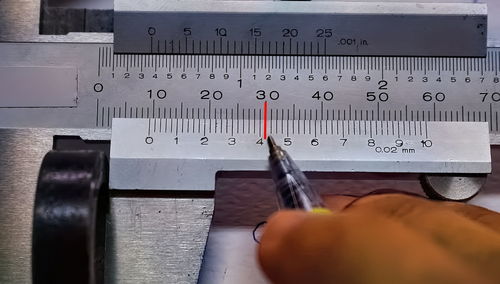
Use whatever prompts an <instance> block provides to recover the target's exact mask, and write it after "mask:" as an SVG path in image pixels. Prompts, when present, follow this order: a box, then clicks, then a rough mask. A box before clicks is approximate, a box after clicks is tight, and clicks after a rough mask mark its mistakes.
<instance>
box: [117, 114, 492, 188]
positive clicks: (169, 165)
mask: <svg viewBox="0 0 500 284" xmlns="http://www.w3.org/2000/svg"><path fill="white" fill-rule="evenodd" d="M240 127H241V128H240ZM112 131H113V132H112V138H111V141H112V142H111V164H110V186H111V187H112V188H115V189H171V190H213V189H214V187H215V176H216V173H217V172H218V171H248V170H250V171H252V170H253V171H265V170H267V156H268V148H267V144H266V141H265V139H266V138H267V137H268V135H273V137H274V138H275V139H276V141H277V142H278V143H280V144H281V145H283V147H285V149H286V150H287V151H289V152H290V153H291V155H293V157H294V159H295V160H296V161H297V163H298V165H299V166H300V167H301V168H302V170H304V171H315V172H318V171H320V172H392V173H394V172H401V173H440V174H443V173H453V174H471V173H473V174H487V173H490V172H491V155H490V147H489V135H488V126H487V124H486V123H484V122H483V123H480V122H475V123H467V122H453V123H445V122H422V121H420V122H417V121H413V122H399V121H397V122H395V121H390V122H389V121H366V120H364V121H344V120H341V121H339V120H336V121H334V120H298V121H294V120H286V121H285V120H269V119H268V117H267V116H266V115H264V118H263V119H261V120H258V121H256V120H251V119H248V120H247V119H245V118H243V119H242V123H241V125H240V126H238V125H237V122H236V121H234V120H227V119H225V118H224V117H223V116H222V117H215V118H213V119H206V118H205V119H203V118H177V119H114V120H113V129H112ZM471 145H474V149H475V150H474V151H471Z"/></svg>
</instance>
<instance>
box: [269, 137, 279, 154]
mask: <svg viewBox="0 0 500 284" xmlns="http://www.w3.org/2000/svg"><path fill="white" fill-rule="evenodd" d="M267 145H268V146H269V152H270V153H271V152H273V151H274V150H276V148H277V147H278V145H276V141H274V139H273V137H272V136H269V137H267Z"/></svg>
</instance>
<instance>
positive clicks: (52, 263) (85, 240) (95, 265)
mask: <svg viewBox="0 0 500 284" xmlns="http://www.w3.org/2000/svg"><path fill="white" fill-rule="evenodd" d="M107 183H108V163H107V159H106V157H105V155H104V154H103V153H101V152H97V151H51V152H49V153H47V154H46V155H45V157H44V159H43V162H42V166H41V168H40V173H39V176H38V185H37V190H36V197H35V207H34V217H33V243H32V278H33V283H34V284H41V283H51V284H58V283H64V284H67V283H76V284H79V283H82V284H83V283H85V284H95V283H96V284H100V283H103V282H104V233H105V224H106V213H107V211H108V193H107Z"/></svg>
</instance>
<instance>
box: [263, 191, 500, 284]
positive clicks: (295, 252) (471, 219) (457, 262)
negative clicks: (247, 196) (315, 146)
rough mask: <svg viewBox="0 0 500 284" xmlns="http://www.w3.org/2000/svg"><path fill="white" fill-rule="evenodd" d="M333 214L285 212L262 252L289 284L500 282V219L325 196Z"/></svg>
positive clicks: (403, 200) (383, 197)
mask: <svg viewBox="0 0 500 284" xmlns="http://www.w3.org/2000/svg"><path fill="white" fill-rule="evenodd" d="M325 203H326V204H327V207H328V208H330V209H331V210H332V214H315V213H308V212H304V211H299V210H283V211H279V212H277V213H275V214H274V215H273V216H271V217H270V219H269V221H268V223H267V225H266V227H265V230H264V233H263V235H262V238H261V240H260V242H261V244H260V247H259V261H260V264H261V267H262V269H263V271H264V273H265V274H266V275H267V276H268V278H269V279H270V280H271V281H272V282H273V283H276V284H281V283H286V284H292V283H314V284H320V283H342V284H344V283H346V284H350V283H360V284H361V283H370V284H379V283H381V284H382V283H383V284H387V283H398V284H399V283H425V284H432V283H453V284H457V283H500V214H499V213H496V212H493V211H490V210H487V209H484V208H481V207H477V206H473V205H467V204H464V203H455V202H438V201H431V200H427V199H424V198H420V197H414V196H410V195H407V194H377V195H368V196H365V197H361V198H355V197H347V196H334V197H329V198H325Z"/></svg>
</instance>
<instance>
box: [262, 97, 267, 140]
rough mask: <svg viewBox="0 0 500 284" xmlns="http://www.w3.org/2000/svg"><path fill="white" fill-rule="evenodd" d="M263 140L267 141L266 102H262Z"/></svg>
mask: <svg viewBox="0 0 500 284" xmlns="http://www.w3.org/2000/svg"><path fill="white" fill-rule="evenodd" d="M263 137H264V139H267V101H266V102H264V135H263Z"/></svg>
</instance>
